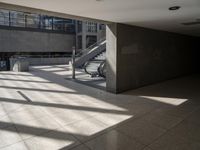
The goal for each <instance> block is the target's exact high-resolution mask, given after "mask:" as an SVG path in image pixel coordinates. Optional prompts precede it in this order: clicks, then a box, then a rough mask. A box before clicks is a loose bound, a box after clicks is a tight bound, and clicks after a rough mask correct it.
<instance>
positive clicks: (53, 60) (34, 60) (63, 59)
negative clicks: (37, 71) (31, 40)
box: [26, 57, 71, 66]
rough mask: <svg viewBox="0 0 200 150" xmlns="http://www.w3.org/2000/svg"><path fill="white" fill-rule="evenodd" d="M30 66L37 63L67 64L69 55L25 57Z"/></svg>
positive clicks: (69, 58) (69, 59)
mask: <svg viewBox="0 0 200 150" xmlns="http://www.w3.org/2000/svg"><path fill="white" fill-rule="evenodd" d="M26 60H27V61H28V62H29V64H30V65H31V66H38V65H63V64H69V61H71V57H57V58H26Z"/></svg>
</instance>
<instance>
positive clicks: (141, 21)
mask: <svg viewBox="0 0 200 150" xmlns="http://www.w3.org/2000/svg"><path fill="white" fill-rule="evenodd" d="M0 2H4V3H8V4H15V5H20V6H26V7H32V8H37V9H43V10H48V11H53V12H59V13H65V14H70V15H75V16H82V17H88V18H94V19H100V20H105V21H111V22H119V23H125V24H129V25H137V26H142V27H147V28H152V29H158V30H165V31H171V32H177V33H182V34H188V35H196V36H200V24H194V25H187V26H185V25H183V24H182V23H186V22H195V21H196V20H197V19H200V0H0ZM171 6H181V8H180V9H179V10H176V11H169V10H168V8H169V7H171Z"/></svg>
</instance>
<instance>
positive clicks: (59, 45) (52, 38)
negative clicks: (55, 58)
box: [0, 29, 75, 52]
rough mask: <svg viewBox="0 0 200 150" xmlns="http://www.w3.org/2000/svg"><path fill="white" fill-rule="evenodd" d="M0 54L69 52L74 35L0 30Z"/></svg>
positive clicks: (73, 41) (72, 44)
mask: <svg viewBox="0 0 200 150" xmlns="http://www.w3.org/2000/svg"><path fill="white" fill-rule="evenodd" d="M0 43H1V45H0V52H71V51H72V47H73V46H74V43H75V35H73V34H60V33H50V32H34V31H22V30H13V29H0Z"/></svg>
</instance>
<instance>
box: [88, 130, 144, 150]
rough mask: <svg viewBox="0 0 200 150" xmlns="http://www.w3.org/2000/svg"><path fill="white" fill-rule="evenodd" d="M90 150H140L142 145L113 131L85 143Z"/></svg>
mask: <svg viewBox="0 0 200 150" xmlns="http://www.w3.org/2000/svg"><path fill="white" fill-rule="evenodd" d="M86 145H87V146H88V147H89V148H90V149H91V150H122V149H124V150H141V149H142V148H144V145H142V144H141V143H139V142H137V141H135V140H134V139H131V138H129V137H127V136H125V135H123V134H121V133H119V132H117V131H115V130H112V131H110V132H108V133H104V134H103V135H100V136H98V137H96V138H94V139H92V140H90V141H88V142H87V143H86Z"/></svg>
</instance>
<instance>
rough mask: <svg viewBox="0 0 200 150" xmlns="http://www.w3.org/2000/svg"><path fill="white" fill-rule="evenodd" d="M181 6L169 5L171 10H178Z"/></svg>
mask: <svg viewBox="0 0 200 150" xmlns="http://www.w3.org/2000/svg"><path fill="white" fill-rule="evenodd" d="M180 8H181V6H172V7H169V10H178V9H180Z"/></svg>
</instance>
